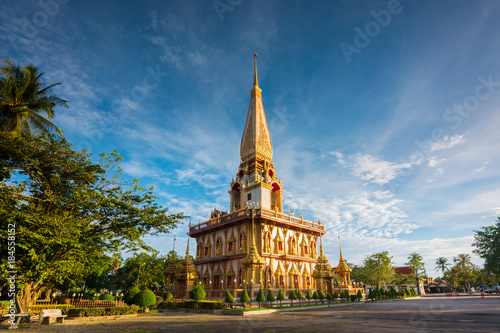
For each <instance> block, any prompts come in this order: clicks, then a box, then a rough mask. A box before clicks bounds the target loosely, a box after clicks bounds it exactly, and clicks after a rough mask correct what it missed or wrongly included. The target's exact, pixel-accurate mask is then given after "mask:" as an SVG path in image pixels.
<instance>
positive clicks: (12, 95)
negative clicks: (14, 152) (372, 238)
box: [0, 59, 68, 135]
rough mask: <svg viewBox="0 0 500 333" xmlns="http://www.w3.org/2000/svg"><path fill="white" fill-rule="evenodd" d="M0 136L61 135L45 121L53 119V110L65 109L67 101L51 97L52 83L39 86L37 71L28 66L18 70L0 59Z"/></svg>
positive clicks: (10, 62) (15, 66) (13, 64)
mask: <svg viewBox="0 0 500 333" xmlns="http://www.w3.org/2000/svg"><path fill="white" fill-rule="evenodd" d="M0 62H1V63H2V64H3V66H2V67H0V132H2V133H14V134H16V135H19V134H21V133H27V134H31V131H32V129H33V131H34V132H41V133H50V132H56V133H58V134H60V135H62V134H63V133H62V131H61V130H60V129H59V128H58V127H57V126H56V125H54V124H53V123H52V122H51V121H50V120H49V119H51V118H54V117H55V112H54V107H55V106H65V107H68V105H67V101H66V100H64V99H61V98H59V97H57V96H55V95H53V94H52V88H53V87H55V86H57V85H59V84H60V83H55V84H52V85H49V86H47V87H45V88H44V87H43V86H42V76H43V74H44V73H39V72H38V68H37V67H35V66H34V65H33V64H28V65H27V66H26V67H25V68H22V69H21V67H20V66H19V65H17V64H16V63H15V61H13V60H12V61H11V60H9V59H5V60H3V59H0Z"/></svg>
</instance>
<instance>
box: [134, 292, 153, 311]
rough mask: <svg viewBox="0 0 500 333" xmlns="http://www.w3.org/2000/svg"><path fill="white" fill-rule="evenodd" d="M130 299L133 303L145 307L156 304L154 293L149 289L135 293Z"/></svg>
mask: <svg viewBox="0 0 500 333" xmlns="http://www.w3.org/2000/svg"><path fill="white" fill-rule="evenodd" d="M132 301H133V303H134V304H137V305H139V306H140V307H142V308H147V307H150V306H151V305H155V304H156V295H155V293H154V292H152V291H151V290H149V289H146V290H143V291H141V292H139V293H137V294H135V296H134V298H133V299H132Z"/></svg>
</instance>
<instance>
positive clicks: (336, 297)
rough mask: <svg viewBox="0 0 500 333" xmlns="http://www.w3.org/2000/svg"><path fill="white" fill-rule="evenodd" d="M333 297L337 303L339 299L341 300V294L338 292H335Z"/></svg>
mask: <svg viewBox="0 0 500 333" xmlns="http://www.w3.org/2000/svg"><path fill="white" fill-rule="evenodd" d="M332 296H333V300H334V301H335V302H336V301H337V299H338V298H339V293H338V292H337V290H335V291H334V292H333V295H332Z"/></svg>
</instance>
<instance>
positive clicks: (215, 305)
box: [157, 301, 224, 310]
mask: <svg viewBox="0 0 500 333" xmlns="http://www.w3.org/2000/svg"><path fill="white" fill-rule="evenodd" d="M157 308H159V309H165V308H189V309H193V308H198V309H209V310H220V309H224V302H219V301H198V302H195V301H180V302H178V301H163V302H161V303H160V304H158V307H157Z"/></svg>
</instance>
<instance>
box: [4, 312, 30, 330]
mask: <svg viewBox="0 0 500 333" xmlns="http://www.w3.org/2000/svg"><path fill="white" fill-rule="evenodd" d="M3 316H4V317H10V318H12V317H15V320H12V319H9V323H10V326H9V330H17V329H19V322H20V321H21V319H22V318H24V317H26V318H27V320H29V314H27V313H13V314H4V315H3Z"/></svg>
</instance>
